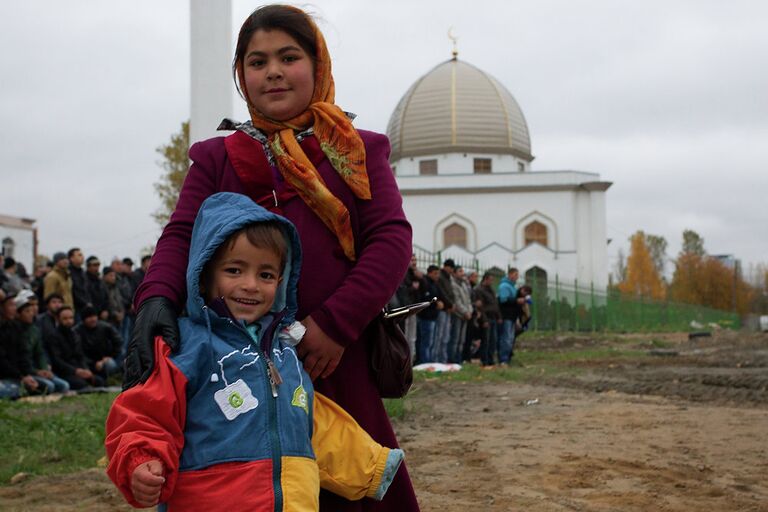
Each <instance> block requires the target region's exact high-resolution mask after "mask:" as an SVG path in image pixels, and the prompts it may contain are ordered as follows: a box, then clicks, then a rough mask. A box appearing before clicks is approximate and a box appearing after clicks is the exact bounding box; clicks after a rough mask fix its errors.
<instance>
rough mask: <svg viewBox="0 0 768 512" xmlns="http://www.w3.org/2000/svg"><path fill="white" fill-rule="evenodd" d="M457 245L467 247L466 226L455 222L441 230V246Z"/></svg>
mask: <svg viewBox="0 0 768 512" xmlns="http://www.w3.org/2000/svg"><path fill="white" fill-rule="evenodd" d="M451 245H458V246H459V247H464V248H465V249H466V247H467V228H465V227H464V226H461V225H459V224H456V223H455V222H454V223H453V224H451V225H450V226H448V227H447V228H445V230H443V247H448V246H451Z"/></svg>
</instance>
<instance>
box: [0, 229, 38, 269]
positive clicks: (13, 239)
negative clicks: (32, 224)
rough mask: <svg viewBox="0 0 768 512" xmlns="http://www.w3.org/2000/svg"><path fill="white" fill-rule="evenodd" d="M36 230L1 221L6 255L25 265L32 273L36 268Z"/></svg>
mask: <svg viewBox="0 0 768 512" xmlns="http://www.w3.org/2000/svg"><path fill="white" fill-rule="evenodd" d="M35 236H36V233H35V230H34V229H28V228H22V227H17V226H12V225H5V224H2V223H0V242H2V244H3V246H2V250H3V254H4V255H5V256H11V257H12V258H13V259H14V260H16V261H17V262H19V263H21V264H23V265H24V268H26V269H27V272H28V273H29V274H30V275H31V274H32V272H34V270H35V250H36V247H35Z"/></svg>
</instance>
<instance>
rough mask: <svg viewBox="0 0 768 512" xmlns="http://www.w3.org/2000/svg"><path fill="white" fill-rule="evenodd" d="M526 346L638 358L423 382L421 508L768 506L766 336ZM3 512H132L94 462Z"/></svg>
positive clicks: (412, 458)
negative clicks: (491, 378) (514, 376)
mask: <svg viewBox="0 0 768 512" xmlns="http://www.w3.org/2000/svg"><path fill="white" fill-rule="evenodd" d="M654 341H655V343H654ZM521 342H522V343H521V345H522V347H521V348H520V349H521V350H524V349H525V347H526V346H528V347H531V348H532V347H534V346H535V347H536V348H537V349H539V350H542V349H543V350H548V351H554V352H564V351H571V350H583V349H586V348H600V347H607V346H612V347H620V348H622V349H633V350H638V351H640V352H639V353H641V354H643V355H642V356H638V357H637V358H629V359H627V358H616V359H615V360H605V359H602V360H600V361H594V360H593V361H588V360H585V361H579V360H575V361H571V362H569V363H568V364H567V366H568V367H569V368H571V369H573V371H572V372H568V373H567V374H562V375H559V376H554V377H553V376H548V377H539V378H535V379H533V380H529V381H527V383H525V384H520V383H516V382H509V381H506V382H488V381H482V382H480V381H479V382H446V381H442V380H437V379H430V380H428V381H427V382H421V383H419V384H418V385H417V387H416V388H415V389H414V391H413V392H412V394H411V396H410V398H409V400H408V409H407V414H406V416H405V418H404V419H403V420H399V421H397V422H396V423H395V428H396V430H397V433H398V437H399V439H400V440H401V444H402V446H403V448H404V449H405V451H406V456H407V461H408V462H407V463H408V466H409V471H410V472H411V477H412V479H413V481H414V486H415V488H416V491H417V494H418V496H419V500H420V503H421V505H422V510H424V511H440V512H459V511H467V510H472V509H474V510H477V511H490V512H495V511H511V510H525V511H533V512H548V511H599V512H602V511H606V512H607V511H622V512H631V511H661V512H689V511H690V512H693V511H696V512H700V511H702V510H705V511H712V512H721V511H755V512H757V511H761V512H762V511H765V512H768V439H766V434H767V433H768V335H765V334H763V335H759V334H744V333H732V332H716V333H715V335H714V336H713V337H711V338H697V339H693V340H688V339H687V337H686V336H684V335H666V336H660V335H647V336H642V335H631V336H630V335H628V336H626V337H624V338H623V339H616V338H612V339H607V338H603V337H598V338H595V339H593V338H590V337H558V338H552V339H546V340H535V341H534V340H532V339H531V340H525V338H523V339H522V340H521ZM651 353H653V355H649V354H651ZM531 402H534V403H531ZM46 503H48V504H50V503H57V505H55V506H53V505H45V504H46ZM0 510H3V511H16V510H19V511H21V510H36V511H53V510H56V511H75V510H77V511H81V510H86V511H87V510H94V511H95V510H100V511H102V510H130V508H128V507H126V506H125V505H123V504H122V502H121V500H120V498H119V496H118V495H117V493H116V491H115V490H113V488H112V487H111V485H110V484H109V482H108V481H107V480H106V478H105V477H104V476H103V474H102V470H99V469H94V470H90V471H86V472H82V473H78V474H74V475H67V476H61V477H45V478H35V479H31V480H28V481H25V482H22V483H20V484H17V485H13V486H6V487H0Z"/></svg>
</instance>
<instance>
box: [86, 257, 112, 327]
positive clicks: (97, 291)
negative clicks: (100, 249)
mask: <svg viewBox="0 0 768 512" xmlns="http://www.w3.org/2000/svg"><path fill="white" fill-rule="evenodd" d="M100 267H101V262H100V261H99V258H97V257H96V256H88V259H87V260H85V287H86V288H87V289H88V296H89V297H90V298H91V305H93V307H94V308H95V309H96V311H97V312H98V314H99V319H101V320H107V319H108V318H109V296H108V295H107V287H106V286H105V285H104V281H102V280H101V273H100V272H99V268H100Z"/></svg>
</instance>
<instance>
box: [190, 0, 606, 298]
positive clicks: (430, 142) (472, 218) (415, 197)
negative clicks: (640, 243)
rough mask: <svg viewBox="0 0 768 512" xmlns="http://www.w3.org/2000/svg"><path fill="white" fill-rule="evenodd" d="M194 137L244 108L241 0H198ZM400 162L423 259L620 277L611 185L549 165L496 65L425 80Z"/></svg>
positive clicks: (404, 116) (585, 282)
mask: <svg viewBox="0 0 768 512" xmlns="http://www.w3.org/2000/svg"><path fill="white" fill-rule="evenodd" d="M190 6H191V12H190V14H191V16H190V27H191V100H192V101H191V125H190V131H191V134H190V139H191V141H193V142H194V141H197V140H201V139H204V138H207V137H211V136H215V135H221V133H218V134H217V133H216V132H215V130H214V128H215V127H216V126H217V125H218V123H219V121H220V120H221V119H222V118H223V117H228V116H230V114H231V112H232V94H231V91H232V84H231V81H230V80H231V78H230V70H229V67H228V66H229V62H230V59H231V56H230V54H231V51H232V49H231V48H232V41H231V39H230V38H228V37H222V34H227V33H229V32H230V30H231V23H232V17H231V0H222V2H208V1H207V0H190ZM387 135H388V136H389V139H390V142H391V144H392V153H391V158H390V160H391V164H392V169H393V171H394V173H395V175H396V179H397V183H398V185H399V187H400V191H401V193H402V195H403V203H404V208H405V212H406V214H407V216H408V219H409V220H410V222H411V224H412V225H413V243H414V249H415V251H416V252H417V254H420V255H423V257H422V260H423V259H427V258H429V259H433V260H434V259H436V258H437V257H438V256H437V255H438V254H439V257H440V258H442V259H445V258H447V257H453V258H454V259H456V260H457V261H458V262H463V264H464V265H472V266H477V267H479V268H482V269H490V268H494V267H495V268H497V269H499V270H500V271H503V270H504V269H506V268H507V267H509V266H514V267H517V268H518V269H519V270H520V273H521V274H522V275H523V276H524V277H525V280H526V281H527V282H533V281H534V279H533V277H534V276H537V277H538V279H535V281H538V282H541V281H540V280H541V279H548V280H549V281H554V280H555V278H557V279H559V281H560V282H562V283H574V282H578V284H579V285H580V286H587V287H589V286H590V285H593V286H594V288H595V290H604V289H605V288H606V287H607V285H608V274H609V268H608V248H607V242H608V240H607V235H606V218H605V212H606V207H605V192H606V190H608V188H609V187H610V186H611V183H609V182H605V181H601V180H600V176H599V175H598V174H595V173H591V172H582V171H539V170H533V169H532V168H531V162H533V159H534V156H533V154H532V152H531V139H530V135H529V131H528V124H527V123H526V120H525V116H524V115H523V111H522V109H521V108H520V105H518V103H517V101H515V98H514V97H513V96H512V94H510V92H509V91H508V90H507V89H506V87H504V85H503V84H501V83H500V82H499V81H498V80H496V79H494V78H493V77H492V76H491V75H490V74H488V73H486V72H484V71H482V70H480V69H478V68H476V67H475V66H473V65H471V64H469V63H468V62H464V61H463V60H460V59H459V58H458V55H457V53H456V51H455V50H454V54H453V58H452V59H450V60H448V61H446V62H443V63H441V64H438V65H437V66H435V67H434V68H433V69H432V70H431V71H429V72H427V73H426V74H425V75H424V76H422V77H421V78H419V79H418V80H416V81H415V82H414V83H413V85H412V86H411V87H410V88H409V89H408V90H407V91H406V92H405V94H404V95H403V97H402V98H401V99H400V102H399V103H398V104H397V106H396V107H395V109H394V112H393V113H392V116H391V118H390V120H389V124H388V127H387Z"/></svg>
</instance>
